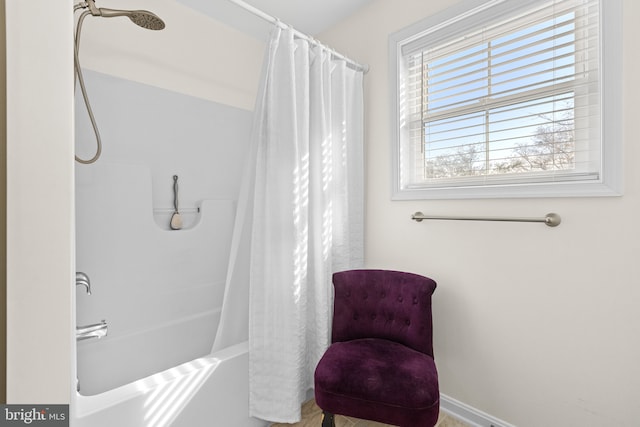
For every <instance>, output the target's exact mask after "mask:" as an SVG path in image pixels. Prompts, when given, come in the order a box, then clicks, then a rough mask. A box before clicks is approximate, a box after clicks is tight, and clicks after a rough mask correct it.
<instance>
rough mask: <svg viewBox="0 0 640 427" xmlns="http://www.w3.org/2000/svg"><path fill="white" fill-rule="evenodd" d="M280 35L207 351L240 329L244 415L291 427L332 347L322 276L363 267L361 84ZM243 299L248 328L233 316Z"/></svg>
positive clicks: (317, 50) (261, 98)
mask: <svg viewBox="0 0 640 427" xmlns="http://www.w3.org/2000/svg"><path fill="white" fill-rule="evenodd" d="M281 27H282V26H281V25H276V27H275V28H274V30H273V32H272V35H271V39H270V41H269V45H268V48H267V54H266V58H265V64H264V68H263V82H262V85H261V89H260V91H259V94H258V99H257V102H256V111H255V118H254V127H253V136H252V148H251V152H250V155H249V167H248V168H247V170H246V173H245V181H244V184H243V186H242V190H241V196H240V198H239V202H238V217H237V222H236V229H235V237H234V244H233V250H232V259H231V262H230V267H229V275H228V276H229V277H228V283H227V293H226V294H225V302H224V304H225V306H224V307H223V314H222V319H221V322H220V328H219V336H217V337H216V343H215V344H214V350H215V349H218V348H223V347H224V346H225V345H227V344H231V343H233V342H234V341H237V339H238V338H237V336H236V337H235V338H233V337H232V335H233V334H235V333H239V334H240V335H242V334H243V331H242V329H243V328H244V327H245V326H248V338H249V349H250V350H249V352H250V353H249V365H250V366H249V378H250V412H251V415H252V416H254V417H257V418H261V419H265V420H269V421H273V422H288V423H291V422H296V421H299V420H300V406H301V404H302V403H303V402H304V400H306V398H307V397H308V392H309V390H310V389H311V388H312V387H313V372H314V370H315V366H316V364H317V362H318V360H319V359H320V357H321V356H322V354H323V352H324V350H325V349H326V348H327V346H328V344H329V341H330V325H331V316H332V295H333V288H332V285H331V275H332V273H333V272H335V271H340V270H344V269H350V268H359V267H361V266H362V263H363V214H364V212H363V204H364V203H363V173H364V172H363V161H364V159H363V157H364V155H363V111H362V110H363V105H362V104H363V88H362V83H363V82H362V80H363V75H362V72H361V71H355V70H353V69H351V68H349V67H347V64H346V62H345V61H340V60H334V59H333V58H332V55H331V53H330V52H329V51H328V50H327V49H326V48H325V47H323V46H318V45H310V43H309V42H308V41H306V40H300V39H297V38H295V37H294V32H293V30H292V29H290V28H281ZM249 246H250V260H249V262H248V263H245V262H243V261H242V256H239V254H242V252H243V251H244V250H245V249H248V247H249ZM243 248H244V249H243ZM246 267H248V271H249V274H248V277H246V276H247V275H246V270H247V268H246ZM246 282H249V286H248V287H247V286H244V284H245V283H246ZM232 300H235V301H236V303H233V301H232ZM243 300H244V301H247V300H248V302H249V315H248V322H249V323H248V325H247V324H246V323H245V322H246V321H245V320H243V319H242V315H239V316H238V313H237V312H234V311H233V310H234V309H233V308H231V307H234V306H235V307H236V308H239V307H241V305H242V304H241V303H237V301H243ZM232 330H233V331H234V332H233V333H230V332H229V331H232ZM244 334H246V332H244Z"/></svg>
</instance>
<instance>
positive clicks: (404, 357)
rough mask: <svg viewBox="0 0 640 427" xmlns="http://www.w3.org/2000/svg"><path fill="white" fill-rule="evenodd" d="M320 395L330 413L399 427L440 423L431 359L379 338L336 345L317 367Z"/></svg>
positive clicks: (316, 384) (319, 402)
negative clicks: (432, 422) (426, 419)
mask: <svg viewBox="0 0 640 427" xmlns="http://www.w3.org/2000/svg"><path fill="white" fill-rule="evenodd" d="M315 394H316V402H317V404H318V406H320V408H322V409H324V410H326V411H328V412H333V413H337V414H342V415H348V416H355V417H359V418H366V419H373V420H376V421H382V422H386V423H389V424H395V425H411V424H408V423H410V421H407V420H414V421H413V422H421V421H419V420H421V419H423V418H421V417H425V416H426V417H427V418H428V419H430V418H432V417H433V414H434V413H435V419H437V416H438V415H437V414H438V409H439V408H438V406H439V398H440V395H439V389H438V374H437V371H436V366H435V363H434V361H433V359H432V358H431V357H430V356H428V355H426V354H423V353H420V352H418V351H416V350H413V349H411V348H408V347H406V346H404V345H402V344H398V343H395V342H392V341H388V340H384V339H377V338H363V339H357V340H352V341H345V342H336V343H333V344H332V345H331V346H330V347H329V348H328V349H327V351H326V352H325V354H324V356H323V357H322V359H321V360H320V362H319V363H318V366H317V368H316V373H315ZM414 425H426V424H414Z"/></svg>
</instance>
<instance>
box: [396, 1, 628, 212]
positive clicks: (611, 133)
mask: <svg viewBox="0 0 640 427" xmlns="http://www.w3.org/2000/svg"><path fill="white" fill-rule="evenodd" d="M541 1H546V0H508V1H505V0H490V1H486V0H464V1H462V2H461V3H458V4H456V5H454V6H452V7H450V8H448V9H446V10H444V11H442V12H440V13H437V14H435V15H433V16H430V17H427V18H426V19H424V20H422V21H419V22H417V23H415V24H413V25H410V26H409V27H406V28H404V29H402V30H400V31H398V32H396V33H394V34H391V35H390V36H389V75H390V89H391V114H390V115H391V121H392V123H391V142H392V143H391V161H392V165H391V170H392V176H391V199H392V200H421V199H472V198H530V197H598V196H620V195H622V192H623V188H622V178H623V171H622V163H623V162H622V84H621V80H622V79H621V78H620V76H621V75H622V0H600V1H599V5H600V64H599V66H600V70H601V74H600V91H601V104H600V110H601V111H600V122H601V123H600V133H601V135H600V137H601V146H602V148H601V164H600V177H599V179H597V180H589V181H579V180H578V181H565V182H549V181H547V182H538V183H535V182H533V183H532V182H526V183H517V179H514V180H513V182H511V183H489V184H484V185H473V186H471V185H469V186H446V185H444V186H440V187H438V186H433V185H429V186H425V187H407V188H403V187H402V180H401V174H402V172H403V166H402V165H401V164H400V162H401V161H402V158H401V156H400V152H401V150H402V149H403V148H404V147H405V146H407V145H406V144H407V143H406V142H405V141H404V140H403V129H402V128H401V126H400V108H401V105H400V91H399V85H400V81H401V77H402V76H401V67H402V62H403V58H402V49H403V47H404V46H406V45H408V44H410V43H422V41H421V39H423V38H427V37H429V38H430V39H433V40H432V42H436V41H437V38H438V37H442V34H443V32H444V30H445V29H446V37H451V36H452V35H453V34H462V33H463V32H464V31H465V28H468V26H469V23H470V22H471V24H474V23H475V24H476V25H477V24H479V23H480V22H483V21H486V20H487V19H488V17H489V16H493V17H495V16H500V15H502V14H505V15H506V14H509V13H512V11H514V10H518V9H521V8H523V7H527V6H529V5H532V4H536V3H539V2H541ZM496 6H498V8H496ZM496 11H498V14H496ZM425 32H426V33H427V35H426V36H425ZM603 64H606V67H604V66H603ZM405 157H407V156H405ZM407 167H408V166H407ZM489 182H490V181H489Z"/></svg>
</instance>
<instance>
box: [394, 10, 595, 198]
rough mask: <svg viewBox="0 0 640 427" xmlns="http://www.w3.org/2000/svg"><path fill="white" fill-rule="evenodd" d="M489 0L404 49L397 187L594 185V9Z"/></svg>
mask: <svg viewBox="0 0 640 427" xmlns="http://www.w3.org/2000/svg"><path fill="white" fill-rule="evenodd" d="M515 3H517V2H513V1H492V2H486V3H485V4H484V5H483V6H481V7H478V8H476V9H475V10H472V11H470V12H469V13H468V14H466V15H465V16H458V17H456V18H455V19H453V20H450V21H449V22H445V23H443V24H442V25H440V26H438V27H435V28H430V29H428V30H426V31H424V32H423V34H419V35H418V36H417V37H414V38H413V39H411V40H410V41H408V42H407V43H405V44H404V45H403V46H402V47H401V61H402V64H401V71H400V72H401V76H400V79H401V84H400V86H401V88H403V90H402V89H401V91H400V92H401V93H400V96H399V97H400V101H399V102H400V105H399V108H400V118H399V121H400V124H399V125H400V126H401V127H402V132H401V133H402V137H403V139H404V141H403V143H402V147H401V150H400V156H401V157H402V158H401V159H400V164H401V174H400V180H401V185H402V186H403V187H404V188H429V187H432V186H436V187H443V186H444V187H456V186H486V185H504V184H514V183H539V182H544V183H549V182H571V181H585V180H586V181H589V180H599V179H600V173H601V156H602V150H601V138H600V135H601V129H600V121H601V119H600V110H601V108H600V106H601V101H600V52H599V44H600V38H599V19H600V18H599V2H598V1H596V0H555V1H528V2H520V3H521V4H523V5H524V6H518V7H517V8H514V7H513V6H514V4H515Z"/></svg>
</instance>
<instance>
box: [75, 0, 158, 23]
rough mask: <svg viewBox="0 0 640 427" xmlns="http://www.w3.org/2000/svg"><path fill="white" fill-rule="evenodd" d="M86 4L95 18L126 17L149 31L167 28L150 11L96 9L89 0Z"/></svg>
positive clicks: (91, 0)
mask: <svg viewBox="0 0 640 427" xmlns="http://www.w3.org/2000/svg"><path fill="white" fill-rule="evenodd" d="M86 4H87V7H88V8H89V10H90V11H91V14H92V15H93V16H102V17H103V18H114V17H117V16H126V17H127V18H129V19H130V20H131V22H133V23H134V24H136V25H138V26H140V27H142V28H146V29H148V30H162V29H164V26H165V25H164V21H163V20H162V19H160V18H159V17H158V16H157V15H156V14H154V13H151V12H149V11H148V10H119V9H107V8H105V7H96V4H95V2H94V0H87V1H86Z"/></svg>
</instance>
